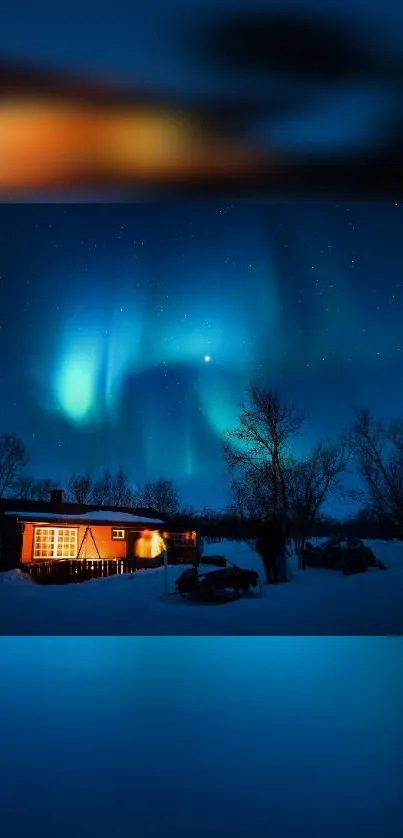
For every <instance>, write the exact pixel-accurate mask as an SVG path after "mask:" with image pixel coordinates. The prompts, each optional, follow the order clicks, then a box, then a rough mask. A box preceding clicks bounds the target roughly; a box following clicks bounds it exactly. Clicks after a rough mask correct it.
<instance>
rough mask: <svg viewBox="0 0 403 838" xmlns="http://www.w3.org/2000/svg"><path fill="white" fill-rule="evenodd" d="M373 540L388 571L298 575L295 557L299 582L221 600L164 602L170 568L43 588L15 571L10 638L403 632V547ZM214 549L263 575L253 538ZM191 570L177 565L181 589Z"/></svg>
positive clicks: (6, 577) (2, 622) (4, 625)
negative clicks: (248, 542) (183, 574)
mask: <svg viewBox="0 0 403 838" xmlns="http://www.w3.org/2000/svg"><path fill="white" fill-rule="evenodd" d="M365 543H366V544H367V545H368V546H369V547H371V548H372V549H373V551H374V553H375V554H376V556H377V558H379V559H382V561H383V562H384V563H385V564H386V565H387V567H388V571H387V572H381V571H379V570H377V569H371V570H369V571H367V573H364V574H359V575H357V576H343V574H341V573H339V572H337V571H329V570H322V569H307V570H305V571H298V569H297V562H296V557H295V556H293V557H292V558H291V560H290V569H291V574H292V582H291V583H290V584H287V585H278V586H265V587H264V590H263V594H262V595H260V594H259V595H257V596H256V597H253V598H252V597H250V598H243V599H240V600H238V601H235V602H229V603H226V604H220V605H217V604H211V605H201V604H190V603H186V602H183V601H180V600H178V598H177V597H176V596H169V597H168V598H166V599H164V597H163V590H164V571H163V569H158V570H148V571H144V572H139V573H136V574H133V575H122V576H114V577H109V578H106V579H94V580H91V581H90V582H85V583H83V584H80V585H63V586H47V585H44V586H41V585H36V584H35V583H33V582H32V580H31V579H30V577H28V576H26V575H25V574H23V573H21V572H20V571H10V572H7V573H3V574H0V634H2V635H28V634H30V635H35V634H38V635H40V634H42V635H44V634H46V635H390V634H395V635H396V634H403V543H401V542H397V541H396V542H383V541H366V542H365ZM204 554H205V555H208V554H210V555H214V554H222V555H225V556H226V557H227V558H228V559H230V560H232V561H234V562H235V563H236V564H239V565H240V566H242V567H249V568H254V569H257V570H258V571H259V572H260V573H262V565H261V561H260V559H259V556H258V555H257V554H256V553H255V552H254V551H252V550H251V549H250V547H249V546H248V545H246V544H243V543H239V544H237V543H235V542H228V541H226V542H225V541H223V542H221V543H219V544H211V545H206V546H205V551H204ZM206 569H207V568H206ZM209 569H211V568H209ZM181 572H182V568H177V567H170V568H169V571H168V573H169V589H170V591H171V592H173V591H174V584H175V579H176V577H177V576H178V575H179V574H180V573H181Z"/></svg>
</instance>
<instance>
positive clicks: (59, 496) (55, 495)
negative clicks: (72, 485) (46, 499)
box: [50, 489, 63, 506]
mask: <svg viewBox="0 0 403 838" xmlns="http://www.w3.org/2000/svg"><path fill="white" fill-rule="evenodd" d="M50 502H51V504H52V506H56V505H57V504H59V503H63V489H51V490H50Z"/></svg>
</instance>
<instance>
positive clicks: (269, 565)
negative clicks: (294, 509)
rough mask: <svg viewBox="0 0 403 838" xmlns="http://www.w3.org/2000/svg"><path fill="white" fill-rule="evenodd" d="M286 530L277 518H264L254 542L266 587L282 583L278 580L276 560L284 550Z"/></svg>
mask: <svg viewBox="0 0 403 838" xmlns="http://www.w3.org/2000/svg"><path fill="white" fill-rule="evenodd" d="M286 541H287V537H286V529H285V525H284V522H283V521H282V519H281V518H280V517H278V516H274V515H273V516H271V517H269V518H264V519H263V520H262V523H261V527H260V531H259V534H258V537H257V541H256V552H257V553H258V554H259V556H260V557H261V559H262V562H263V566H264V571H265V576H266V582H267V584H268V585H271V584H275V583H276V582H280V581H282V580H281V579H280V578H279V567H278V559H279V556H281V555H282V554H283V552H284V551H285V549H286Z"/></svg>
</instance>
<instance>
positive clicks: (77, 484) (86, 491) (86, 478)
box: [67, 469, 93, 504]
mask: <svg viewBox="0 0 403 838" xmlns="http://www.w3.org/2000/svg"><path fill="white" fill-rule="evenodd" d="M92 495H93V477H92V471H91V469H88V471H87V473H86V474H72V475H71V477H70V479H69V482H68V485H67V497H68V500H70V501H72V502H73V503H82V504H90V503H91V502H92Z"/></svg>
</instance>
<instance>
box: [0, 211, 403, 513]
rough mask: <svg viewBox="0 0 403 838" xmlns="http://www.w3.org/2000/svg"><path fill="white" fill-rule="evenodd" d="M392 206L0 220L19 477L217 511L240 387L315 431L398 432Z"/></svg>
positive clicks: (313, 435)
mask: <svg viewBox="0 0 403 838" xmlns="http://www.w3.org/2000/svg"><path fill="white" fill-rule="evenodd" d="M402 214H403V206H400V205H395V204H392V205H380V204H374V205H364V204H362V205H344V204H343V205H342V204H339V205H337V204H329V203H328V204H322V205H320V204H313V203H312V204H305V205H302V204H294V205H291V204H271V205H264V204H254V205H253V204H218V203H217V204H208V203H206V204H177V205H156V204H144V205H141V204H140V205H134V206H133V205H129V204H124V205H117V204H112V205H59V204H57V205H53V206H52V205H25V206H22V205H21V206H17V205H15V206H12V205H9V206H5V205H3V206H2V207H1V208H0V219H1V223H0V244H1V250H0V277H1V279H0V303H1V329H0V347H1V356H0V357H1V362H0V364H1V366H0V373H1V386H2V392H3V393H4V394H6V398H4V399H3V401H2V406H1V412H0V430H1V431H3V430H9V431H16V432H17V433H18V434H19V435H20V436H21V437H22V438H23V440H24V442H25V443H26V446H27V448H28V450H29V451H30V453H31V464H30V473H32V474H34V476H38V477H39V476H42V477H51V478H52V479H54V480H59V482H60V484H61V485H63V484H64V483H65V482H66V481H67V479H68V476H69V475H70V474H71V472H72V471H73V470H76V471H78V470H81V471H83V470H85V469H86V468H87V467H88V466H93V467H94V468H96V469H99V468H100V467H101V466H103V465H109V466H110V467H111V468H117V467H118V466H119V465H122V466H123V468H124V469H125V471H126V472H127V473H128V475H129V476H130V479H131V481H132V483H133V484H134V485H136V484H137V483H140V482H142V481H143V480H145V479H154V478H157V477H159V476H161V475H163V476H167V477H170V478H172V479H173V480H175V481H176V483H177V485H178V488H179V490H180V494H181V498H182V500H183V502H186V503H190V504H193V505H195V506H201V505H203V504H205V503H206V504H212V505H222V504H223V503H224V502H225V501H226V485H227V481H226V476H225V467H224V464H223V461H222V459H221V443H222V436H223V433H224V431H225V430H226V429H229V428H230V427H231V426H233V423H234V422H235V421H236V416H237V413H238V405H239V403H240V402H241V401H242V399H243V397H244V390H245V386H246V385H247V383H248V382H249V381H250V380H251V378H256V377H257V376H259V377H260V380H261V381H262V383H263V384H265V385H270V386H274V387H276V388H277V389H280V391H281V392H282V393H284V394H285V395H286V396H287V397H288V398H290V399H292V400H294V401H295V402H296V403H297V404H298V405H299V406H301V407H302V408H303V409H305V410H306V411H307V412H308V414H309V421H308V424H307V434H306V436H305V437H303V438H302V440H300V441H299V443H298V445H299V448H300V449H301V450H305V448H306V446H307V445H309V443H310V442H311V441H313V440H314V439H317V438H318V437H323V436H325V437H326V436H330V435H333V434H335V433H337V432H338V431H339V430H341V428H342V426H343V424H345V423H346V422H348V421H349V420H350V419H351V409H352V406H353V405H355V404H364V405H369V406H370V407H372V408H373V409H374V411H375V412H376V414H377V415H378V416H379V418H388V417H392V416H395V415H399V411H400V404H399V391H398V390H396V382H397V381H399V380H401V375H402V371H403V364H402V354H403V349H402V345H401V343H400V341H401V312H402V302H403V277H402V257H401V252H400V241H401V230H402V223H403V215H402Z"/></svg>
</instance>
